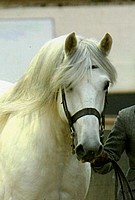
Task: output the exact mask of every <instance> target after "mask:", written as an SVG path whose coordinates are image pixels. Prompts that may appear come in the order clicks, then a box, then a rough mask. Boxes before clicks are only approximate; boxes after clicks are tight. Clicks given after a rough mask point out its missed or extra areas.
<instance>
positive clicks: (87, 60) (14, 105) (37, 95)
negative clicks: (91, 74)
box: [0, 36, 116, 115]
mask: <svg viewBox="0 0 135 200" xmlns="http://www.w3.org/2000/svg"><path fill="white" fill-rule="evenodd" d="M64 43H65V36H62V37H59V38H56V39H54V40H51V41H50V42H48V43H46V44H45V45H44V46H43V47H42V48H41V50H40V51H39V52H38V53H37V55H36V56H35V57H34V58H33V60H32V62H31V63H30V65H29V67H28V69H27V70H26V72H25V74H24V75H23V76H22V78H21V79H20V80H19V81H18V82H17V84H16V85H15V87H14V88H13V90H12V91H11V92H10V93H8V94H6V95H5V96H3V97H2V98H1V99H0V109H1V115H2V113H5V114H10V113H11V112H16V111H19V110H24V111H27V112H28V111H31V110H33V109H40V108H41V107H42V106H43V105H44V106H45V105H48V104H50V105H51V104H52V102H53V101H54V100H55V97H56V95H57V92H58V90H59V89H60V88H61V87H62V86H68V84H70V83H73V81H77V80H79V79H80V78H81V77H82V76H83V74H84V73H86V71H87V69H88V68H89V67H90V64H91V63H94V64H96V65H97V66H98V67H102V68H104V70H105V71H106V73H107V74H108V75H109V77H110V80H111V82H112V84H113V83H114V82H115V80H116V71H115V69H114V67H113V65H112V64H111V63H110V62H109V60H108V58H107V57H106V56H105V55H104V54H103V53H102V52H101V51H100V50H99V49H98V47H97V43H96V42H95V41H92V40H89V39H85V38H81V37H78V48H77V50H76V52H75V53H74V54H73V55H72V57H71V58H70V59H68V58H66V57H65V52H64Z"/></svg>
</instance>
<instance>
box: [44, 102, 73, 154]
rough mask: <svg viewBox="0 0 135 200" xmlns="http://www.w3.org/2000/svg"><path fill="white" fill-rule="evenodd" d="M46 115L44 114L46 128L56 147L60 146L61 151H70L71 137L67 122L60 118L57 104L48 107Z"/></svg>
mask: <svg viewBox="0 0 135 200" xmlns="http://www.w3.org/2000/svg"><path fill="white" fill-rule="evenodd" d="M46 113H48V114H47V115H46V114H45V120H46V124H48V125H49V127H48V130H49V132H48V133H46V134H49V136H50V138H51V140H52V141H54V143H56V145H57V148H58V147H59V148H62V149H63V151H70V152H71V147H70V146H71V138H70V132H69V127H68V124H67V123H66V122H64V121H62V119H61V118H60V116H59V114H58V110H57V106H56V105H53V106H51V107H50V108H48V111H47V112H46Z"/></svg>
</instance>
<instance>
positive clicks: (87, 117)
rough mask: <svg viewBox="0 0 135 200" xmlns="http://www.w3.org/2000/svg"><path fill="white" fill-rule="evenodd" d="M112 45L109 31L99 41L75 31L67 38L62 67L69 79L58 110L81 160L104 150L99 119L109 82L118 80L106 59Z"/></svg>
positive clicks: (89, 159)
mask: <svg viewBox="0 0 135 200" xmlns="http://www.w3.org/2000/svg"><path fill="white" fill-rule="evenodd" d="M111 46H112V38H111V36H110V35H109V34H108V33H107V34H106V35H105V36H104V37H103V39H101V41H100V42H99V43H97V44H96V43H94V42H91V41H89V40H83V39H82V38H80V39H78V38H77V37H76V35H75V33H71V34H70V35H68V36H67V38H66V39H65V46H64V57H63V63H64V64H63V66H64V65H66V66H67V67H66V70H65V75H64V76H65V79H66V80H67V82H66V81H65V83H64V84H63V87H62V89H61V94H60V95H61V97H60V98H61V101H62V104H63V107H62V105H59V112H60V115H61V117H62V118H63V119H65V120H66V121H67V123H68V125H69V127H70V131H71V134H72V139H73V145H74V147H73V148H74V150H75V153H76V155H77V158H78V159H79V160H80V161H81V162H88V161H89V162H92V161H93V160H94V158H95V157H96V156H98V155H99V154H100V153H101V152H102V150H103V145H102V143H101V141H100V131H99V129H100V125H101V124H100V121H101V119H100V118H101V115H102V112H103V110H104V105H105V96H106V93H107V92H108V88H109V85H110V84H111V83H112V82H113V81H114V79H115V78H114V77H113V78H112V77H111V75H112V74H113V75H114V73H115V70H114V68H113V66H112V65H111V63H110V62H109V60H108V59H107V55H108V54H109V52H110V49H111ZM110 68H113V69H111V70H112V71H111V70H110ZM108 69H109V70H110V71H108Z"/></svg>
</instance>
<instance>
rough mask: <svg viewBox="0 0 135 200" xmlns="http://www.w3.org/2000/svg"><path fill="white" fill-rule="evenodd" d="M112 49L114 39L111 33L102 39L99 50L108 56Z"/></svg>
mask: <svg viewBox="0 0 135 200" xmlns="http://www.w3.org/2000/svg"><path fill="white" fill-rule="evenodd" d="M111 47H112V37H111V35H110V34H109V33H106V34H105V36H104V37H103V38H102V39H101V41H100V42H99V44H98V48H99V49H100V50H101V51H102V52H103V53H104V54H105V55H108V54H109V52H110V50H111Z"/></svg>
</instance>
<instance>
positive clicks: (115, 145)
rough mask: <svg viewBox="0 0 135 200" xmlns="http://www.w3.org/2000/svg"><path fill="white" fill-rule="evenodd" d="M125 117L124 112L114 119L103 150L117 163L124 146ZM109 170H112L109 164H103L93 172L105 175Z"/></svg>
mask: <svg viewBox="0 0 135 200" xmlns="http://www.w3.org/2000/svg"><path fill="white" fill-rule="evenodd" d="M125 117H126V116H125V115H124V112H123V111H120V112H119V114H118V116H117V118H116V121H115V123H114V126H113V128H112V130H111V132H110V134H109V135H108V138H107V140H106V142H105V144H104V150H105V151H106V152H107V153H108V154H109V156H110V157H111V158H112V159H113V160H115V161H118V160H119V159H120V157H121V154H122V153H123V151H124V150H125V145H126V130H125V126H126V123H125V121H126V120H125ZM111 170H112V165H111V163H108V164H105V165H103V166H101V167H98V168H96V169H95V171H96V172H98V173H100V174H106V173H108V172H110V171H111Z"/></svg>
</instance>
